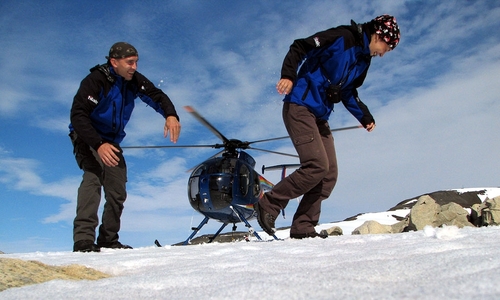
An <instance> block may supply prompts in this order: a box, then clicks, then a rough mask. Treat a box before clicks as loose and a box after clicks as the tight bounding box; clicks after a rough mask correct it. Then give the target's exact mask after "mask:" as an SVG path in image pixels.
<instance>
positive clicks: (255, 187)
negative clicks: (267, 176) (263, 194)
mask: <svg viewBox="0 0 500 300" xmlns="http://www.w3.org/2000/svg"><path fill="white" fill-rule="evenodd" d="M253 178H254V183H253V195H254V197H258V196H259V195H260V181H259V174H257V172H254V176H253Z"/></svg>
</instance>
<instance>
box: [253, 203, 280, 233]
mask: <svg viewBox="0 0 500 300" xmlns="http://www.w3.org/2000/svg"><path fill="white" fill-rule="evenodd" d="M254 210H255V211H256V212H257V222H258V223H259V225H260V227H262V229H263V230H264V231H265V232H266V233H267V234H269V235H274V233H275V232H276V229H275V227H276V226H275V225H274V222H275V221H276V217H274V216H273V215H271V214H270V213H268V212H266V211H265V210H263V209H262V207H261V206H260V205H259V202H257V203H255V204H254Z"/></svg>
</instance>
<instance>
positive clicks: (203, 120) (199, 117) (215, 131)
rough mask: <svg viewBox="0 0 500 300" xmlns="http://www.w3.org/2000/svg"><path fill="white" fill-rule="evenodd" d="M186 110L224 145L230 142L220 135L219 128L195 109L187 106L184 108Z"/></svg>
mask: <svg viewBox="0 0 500 300" xmlns="http://www.w3.org/2000/svg"><path fill="white" fill-rule="evenodd" d="M184 109H185V110H186V111H187V112H188V113H191V114H192V115H193V116H194V117H195V118H196V119H197V120H198V121H200V123H202V124H203V125H205V127H207V128H208V129H210V131H212V133H213V134H215V135H216V136H217V137H218V138H219V139H220V140H221V141H223V142H224V143H226V142H228V141H229V140H228V139H227V138H226V137H225V136H224V135H223V134H222V133H220V131H219V130H217V128H215V127H214V126H213V125H212V124H210V123H209V122H208V121H207V120H206V119H205V118H204V117H202V116H201V115H200V114H199V113H198V112H197V111H196V110H195V109H194V108H193V107H191V106H189V105H187V106H184Z"/></svg>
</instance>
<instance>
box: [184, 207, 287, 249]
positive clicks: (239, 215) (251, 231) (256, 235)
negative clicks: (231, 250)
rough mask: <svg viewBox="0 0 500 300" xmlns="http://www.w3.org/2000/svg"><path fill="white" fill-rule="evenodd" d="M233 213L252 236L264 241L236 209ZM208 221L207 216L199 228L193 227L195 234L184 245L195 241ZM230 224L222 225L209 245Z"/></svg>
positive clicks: (276, 238) (234, 227) (274, 236)
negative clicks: (195, 237)
mask: <svg viewBox="0 0 500 300" xmlns="http://www.w3.org/2000/svg"><path fill="white" fill-rule="evenodd" d="M233 211H234V212H235V213H236V214H237V215H238V218H239V219H240V220H241V221H242V222H243V223H245V227H247V228H248V232H249V233H250V234H252V235H254V236H255V237H256V238H257V240H259V241H262V238H261V237H260V235H259V234H258V233H257V232H256V231H255V230H254V229H253V227H252V225H250V223H249V222H248V220H247V219H246V218H245V217H244V216H243V215H242V214H241V213H240V212H239V211H238V210H236V209H233ZM208 220H210V218H209V217H207V216H205V218H204V219H203V220H202V221H201V222H200V224H199V225H198V226H197V227H193V228H192V229H193V232H192V233H191V235H190V236H189V237H188V238H187V239H186V240H185V241H184V243H182V244H183V245H189V242H190V241H191V240H192V239H193V237H194V236H195V235H196V234H197V233H198V231H200V229H201V228H202V227H203V226H205V225H206V224H207V223H208ZM228 224H229V223H224V224H222V226H221V227H220V228H219V230H217V232H216V233H215V234H214V235H213V236H212V237H211V238H210V239H209V240H208V242H209V243H211V242H213V240H214V239H215V238H216V237H217V236H219V234H220V233H221V232H222V230H223V229H224V228H226V226H227V225H228ZM235 230H236V226H233V231H235ZM272 237H273V238H274V239H275V240H279V238H278V237H276V235H274V234H273V235H272Z"/></svg>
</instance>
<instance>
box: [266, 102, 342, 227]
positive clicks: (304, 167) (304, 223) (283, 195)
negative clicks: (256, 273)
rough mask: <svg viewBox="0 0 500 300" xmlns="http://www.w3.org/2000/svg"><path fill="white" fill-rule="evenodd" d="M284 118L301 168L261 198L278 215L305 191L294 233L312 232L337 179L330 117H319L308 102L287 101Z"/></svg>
mask: <svg viewBox="0 0 500 300" xmlns="http://www.w3.org/2000/svg"><path fill="white" fill-rule="evenodd" d="M283 121H284V123H285V127H286V129H287V131H288V134H289V135H290V138H291V140H292V142H293V145H294V146H295V149H296V151H297V153H298V155H299V159H300V168H299V169H297V170H296V171H294V172H293V173H291V174H290V175H289V176H287V177H286V178H284V179H283V180H281V181H280V182H278V183H277V184H276V185H275V186H274V187H273V189H272V190H271V191H270V192H268V193H266V194H264V197H263V198H262V199H260V200H259V204H260V205H261V207H262V208H263V209H264V210H265V211H267V212H269V213H271V214H272V215H273V216H278V215H279V212H280V210H281V209H284V208H285V207H286V206H287V205H288V202H289V201H290V199H293V198H297V197H299V196H301V195H303V197H302V199H301V201H300V203H299V206H298V208H297V211H296V212H295V215H294V216H293V221H292V227H291V229H290V233H293V234H301V233H312V232H314V231H315V229H314V226H316V225H317V224H318V222H319V217H320V214H321V201H323V200H324V199H326V198H328V197H329V196H330V194H331V192H332V190H333V188H334V187H335V184H336V182H337V175H338V169H337V156H336V153H335V146H334V143H333V136H332V133H331V131H330V126H329V124H328V122H327V121H323V120H318V119H316V117H315V116H314V115H313V114H312V113H311V112H310V111H309V110H308V109H307V108H306V107H304V106H299V105H296V104H291V103H288V102H285V103H284V105H283Z"/></svg>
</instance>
